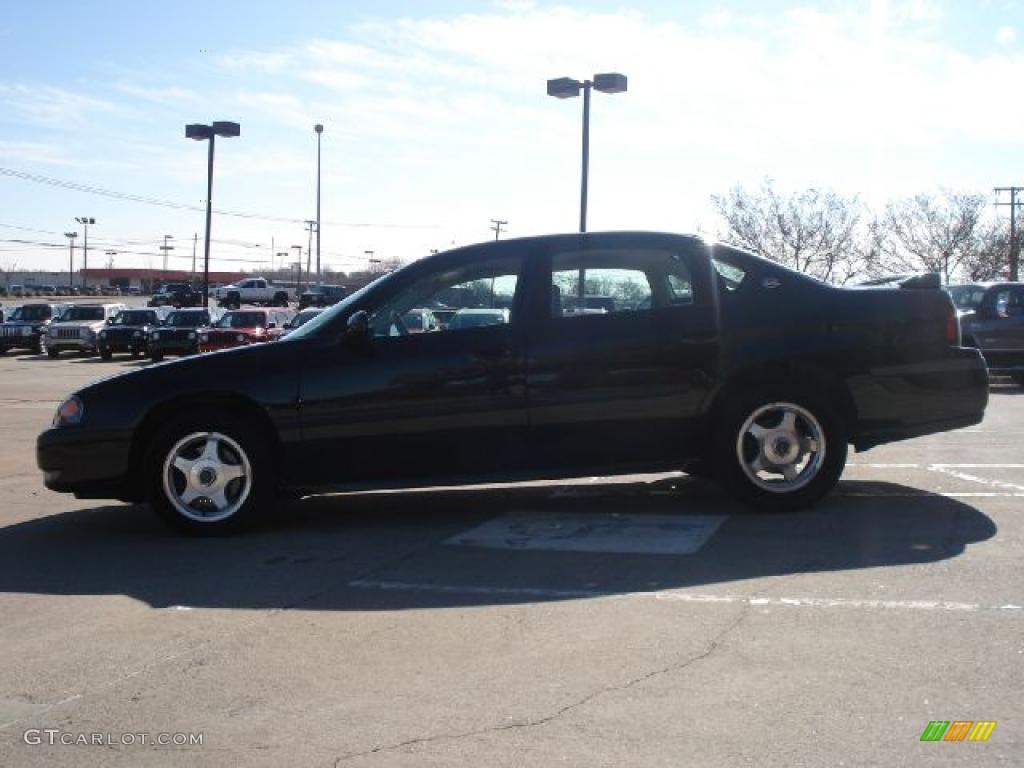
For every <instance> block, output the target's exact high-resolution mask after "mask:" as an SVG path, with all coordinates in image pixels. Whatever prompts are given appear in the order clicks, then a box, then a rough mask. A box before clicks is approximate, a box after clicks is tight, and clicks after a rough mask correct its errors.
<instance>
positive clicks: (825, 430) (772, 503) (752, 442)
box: [713, 385, 847, 512]
mask: <svg viewBox="0 0 1024 768" xmlns="http://www.w3.org/2000/svg"><path fill="white" fill-rule="evenodd" d="M727 396H728V395H727ZM759 413H760V414H761V415H760V416H759V417H757V418H755V419H753V421H750V420H751V419H752V417H754V416H755V415H756V414H759ZM785 414H793V425H794V426H793V430H792V431H788V430H785V429H783V425H784V421H783V418H784V416H785ZM755 429H759V430H761V431H762V432H763V433H765V437H764V439H763V440H761V439H759V438H755V437H754V435H753V430H755ZM775 430H778V431H777V432H776V431H775ZM816 430H817V432H818V433H820V437H819V438H818V439H817V440H815V442H814V444H815V445H817V447H818V448H819V449H823V455H821V456H820V458H819V454H821V453H822V450H819V451H818V452H817V453H815V452H813V451H811V452H809V453H806V454H805V453H804V451H805V447H806V446H808V445H810V444H811V443H808V442H805V441H807V440H809V439H810V438H812V437H813V436H814V434H815V431H816ZM769 440H773V441H774V442H772V443H771V444H770V445H769V444H768V442H769ZM794 451H795V453H794ZM846 453H847V428H846V425H845V424H844V422H843V419H842V418H841V417H840V416H839V414H838V413H837V412H836V409H835V408H834V407H833V406H832V404H831V403H830V402H829V400H828V399H827V398H826V397H825V396H823V395H822V394H819V393H818V392H815V391H811V390H810V389H808V388H804V387H799V386H786V385H778V386H771V385H769V386H766V387H764V388H761V389H758V390H757V391H754V390H744V391H741V392H739V393H738V394H736V395H734V396H730V401H729V402H727V403H726V404H725V405H724V407H723V409H722V411H721V413H720V416H719V420H718V424H717V428H716V430H715V444H714V458H713V462H714V469H715V477H716V479H717V480H718V482H719V483H720V484H721V486H722V487H723V488H724V489H726V490H727V491H728V492H729V493H731V494H732V495H734V496H735V497H736V498H737V499H739V500H740V501H741V502H743V503H744V504H747V505H748V506H750V507H753V508H754V509H756V510H758V511H764V512H790V511H793V510H797V509H801V508H804V507H807V506H810V505H811V504H814V503H815V502H816V501H818V500H819V499H821V498H822V497H823V496H825V495H826V494H827V493H828V492H829V491H831V490H832V488H834V487H835V485H836V483H837V482H839V477H840V475H842V473H843V468H844V467H845V465H846ZM741 454H742V458H741ZM780 456H795V460H794V461H793V463H792V464H791V471H792V472H793V473H794V477H793V478H786V477H783V475H782V473H781V471H780V470H777V469H776V467H781V463H780V464H778V465H776V464H772V463H770V461H769V459H770V458H771V457H780ZM805 457H806V461H805ZM758 458H760V459H761V460H763V461H765V462H766V463H767V466H766V467H765V468H764V469H761V470H755V467H756V466H757V464H756V463H755V462H756V460H757V459H758ZM755 478H757V479H756V480H755Z"/></svg>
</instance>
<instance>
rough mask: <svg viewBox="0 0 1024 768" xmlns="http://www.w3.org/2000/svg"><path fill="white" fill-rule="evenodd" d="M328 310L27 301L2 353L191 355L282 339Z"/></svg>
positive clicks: (5, 334)
mask: <svg viewBox="0 0 1024 768" xmlns="http://www.w3.org/2000/svg"><path fill="white" fill-rule="evenodd" d="M321 311H323V310H322V309H319V308H311V309H305V310H303V311H301V312H298V313H295V312H293V311H291V310H289V309H278V308H264V307H246V308H244V309H239V310H231V311H227V312H223V311H220V310H217V309H213V310H207V309H203V308H201V307H197V308H186V309H171V308H167V307H153V308H149V307H147V308H139V309H134V308H129V307H126V306H125V305H124V304H24V305H22V306H20V307H17V308H16V309H15V310H14V311H13V312H11V314H10V316H9V317H8V318H6V319H5V320H4V322H3V323H2V324H0V354H3V353H6V352H7V351H8V350H12V349H28V350H30V351H32V352H35V353H36V354H44V353H45V354H46V355H47V356H49V357H51V358H54V357H57V356H59V355H60V353H61V352H69V351H71V352H80V353H86V354H98V355H99V356H100V357H101V358H103V359H104V360H109V359H111V358H112V357H113V356H114V355H115V354H129V355H131V356H132V357H133V358H136V357H143V356H145V357H149V358H150V359H151V360H153V361H154V362H158V361H160V360H162V359H163V358H164V357H165V356H167V355H191V354H196V353H197V352H214V351H217V350H220V349H228V348H231V347H238V346H244V345H246V344H257V343H262V342H267V341H276V340H277V339H279V338H281V337H282V336H283V335H286V334H287V333H288V332H289V331H291V330H293V329H295V328H298V327H299V326H301V325H303V324H304V323H306V322H308V321H309V320H311V319H312V318H313V317H315V316H316V315H317V314H319V313H320V312H321Z"/></svg>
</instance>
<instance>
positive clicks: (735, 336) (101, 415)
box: [37, 232, 988, 533]
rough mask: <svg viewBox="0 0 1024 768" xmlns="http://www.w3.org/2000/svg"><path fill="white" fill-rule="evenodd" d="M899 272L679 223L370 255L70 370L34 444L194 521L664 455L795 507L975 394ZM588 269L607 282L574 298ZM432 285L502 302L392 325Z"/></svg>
mask: <svg viewBox="0 0 1024 768" xmlns="http://www.w3.org/2000/svg"><path fill="white" fill-rule="evenodd" d="M933 285H934V287H933ZM905 286H906V287H885V288H881V287H879V288H866V289H857V290H853V289H843V288H836V287H833V286H830V285H827V284H825V283H821V282H818V281H816V280H814V279H812V278H809V277H807V276H804V275H801V274H798V273H795V272H792V271H789V270H787V269H785V268H784V267H782V266H780V265H778V264H775V263H772V262H769V261H765V260H763V259H760V258H758V257H756V256H752V255H750V254H748V253H745V252H742V251H739V250H736V249H733V248H730V247H727V246H723V245H717V244H716V245H711V244H708V243H706V242H704V241H703V240H701V239H699V238H696V237H684V236H678V235H665V234H656V233H628V232H623V233H604V234H581V235H557V236H548V237H538V238H528V239H521V240H506V241H500V242H490V243H487V244H484V245H479V246H471V247H467V248H460V249H457V250H453V251H449V252H445V253H441V254H437V255H435V256H431V257H428V258H424V259H422V260H420V261H417V262H414V263H412V264H410V265H409V266H407V267H405V268H403V269H401V270H399V271H397V272H394V273H392V274H390V275H387V276H385V277H382V278H380V279H378V280H376V281H375V282H373V283H371V284H370V285H368V286H366V287H365V288H363V289H362V290H360V291H358V292H356V293H354V294H352V295H351V296H349V297H348V298H346V299H345V300H344V301H342V302H341V303H339V304H338V305H336V306H335V307H333V308H331V309H329V310H327V311H325V312H323V313H322V314H321V315H320V316H319V317H316V318H314V319H313V320H311V321H310V322H308V323H306V324H305V325H304V326H303V327H301V328H299V329H298V330H296V331H294V332H293V333H291V334H289V335H288V336H287V337H286V338H285V339H284V340H283V341H281V342H280V343H277V344H258V345H252V346H247V347H244V348H241V349H237V350H231V351H227V352H223V353H220V354H216V355H208V356H202V357H198V358H190V359H187V360H181V361H177V362H174V363H171V364H168V365H160V366H153V367H151V368H147V369H145V370H139V371H134V372H132V373H129V374H126V375H122V376H117V377H114V378H111V379H107V380H105V381H100V382H97V383H95V384H92V385H90V386H88V387H86V388H84V389H82V390H80V391H78V392H75V393H74V394H72V395H71V396H70V397H68V398H67V399H66V400H65V401H64V402H63V403H62V404H61V405H60V407H59V408H58V410H57V413H56V414H55V416H54V420H53V426H52V428H50V429H48V430H47V431H45V432H44V433H43V434H41V435H40V436H39V439H38V444H37V458H38V462H39V466H40V468H41V469H42V470H43V473H44V479H45V483H46V485H47V487H48V488H50V489H52V490H55V491H62V492H72V493H75V494H76V495H77V496H79V497H81V498H118V499H124V500H130V501H138V500H148V501H150V502H151V503H152V505H153V507H154V508H155V509H156V510H157V512H158V513H159V514H160V515H161V516H163V517H164V518H165V519H166V520H168V521H170V522H171V523H173V524H174V525H176V526H178V527H179V528H181V529H184V530H186V531H188V532H192V533H213V532H219V531H222V530H225V529H235V528H238V527H240V526H243V525H245V524H247V523H250V522H251V521H253V520H254V519H256V518H257V517H258V515H259V514H260V513H262V512H264V511H269V510H271V509H273V508H274V506H275V505H274V503H273V499H274V496H275V494H277V493H279V492H288V493H302V494H314V493H320V492H325V491H329V490H338V489H345V488H349V489H351V488H358V487H363V488H365V487H373V486H375V485H377V484H384V483H387V484H389V485H391V486H394V485H395V484H399V483H400V484H406V485H410V486H413V485H422V484H430V485H436V484H441V483H466V482H481V481H487V480H509V479H525V478H530V477H570V476H579V475H593V474H610V473H617V472H634V471H639V470H646V471H656V470H669V469H680V468H684V469H685V468H694V469H696V470H699V471H700V472H701V473H704V474H710V475H711V476H713V477H715V478H716V479H717V480H718V481H719V482H720V483H721V484H722V485H723V487H725V488H726V489H728V490H729V491H730V492H732V493H733V494H735V495H736V496H738V497H739V498H740V499H742V500H743V501H745V502H747V503H749V504H750V505H752V506H754V507H757V508H761V509H766V510H787V509H795V508H798V507H802V506H805V505H808V504H811V503H813V502H815V501H817V500H818V499H820V498H821V497H822V496H824V495H825V494H827V493H828V492H829V490H830V489H831V488H832V487H833V486H834V485H835V484H836V482H837V481H838V479H839V476H840V474H841V473H842V471H843V467H844V464H845V462H846V454H847V445H848V444H850V443H852V444H853V445H854V446H856V447H857V449H858V450H865V449H867V448H870V447H872V446H875V445H879V444H881V443H887V442H891V441H894V440H900V439H904V438H908V437H913V436H916V435H924V434H928V433H931V432H939V431H943V430H949V429H955V428H958V427H965V426H969V425H971V424H976V423H977V422H979V421H980V420H981V419H982V417H983V415H984V411H985V406H986V404H987V402H988V375H987V371H986V368H985V363H984V361H983V359H982V357H981V355H980V354H979V353H978V351H977V350H975V349H966V348H964V347H962V346H960V338H959V326H958V324H957V316H956V312H955V310H954V308H953V303H952V301H951V300H950V298H949V296H948V295H947V294H946V293H944V292H943V291H941V290H940V289H939V288H938V287H937V283H935V284H932V283H930V282H929V281H916V282H914V281H911V282H907V283H905ZM595 290H598V291H599V292H600V294H601V295H602V296H604V297H608V298H609V299H610V301H609V302H608V303H607V305H606V306H604V307H602V308H601V310H600V311H598V310H594V311H587V312H580V311H577V310H578V307H580V306H583V305H584V304H585V299H586V296H587V295H590V294H592V293H594V292H595ZM437 305H444V306H449V307H453V308H457V309H462V310H480V309H506V308H508V309H509V314H508V322H502V323H495V324H488V325H474V326H470V327H466V328H461V329H458V330H436V331H431V332H427V333H409V329H408V328H406V327H405V325H404V324H403V321H402V318H403V316H404V315H405V314H406V313H407V312H409V310H411V309H413V308H415V307H423V306H437ZM449 328H450V325H449ZM439 445H443V446H445V450H437V446H439Z"/></svg>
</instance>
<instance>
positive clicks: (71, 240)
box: [64, 232, 78, 289]
mask: <svg viewBox="0 0 1024 768" xmlns="http://www.w3.org/2000/svg"><path fill="white" fill-rule="evenodd" d="M64 237H66V238H67V239H68V245H69V246H70V252H69V253H68V288H69V289H70V288H74V287H75V238H76V237H78V233H77V232H65V233H64Z"/></svg>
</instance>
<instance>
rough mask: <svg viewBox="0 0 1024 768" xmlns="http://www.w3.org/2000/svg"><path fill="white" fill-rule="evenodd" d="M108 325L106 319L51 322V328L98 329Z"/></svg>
mask: <svg viewBox="0 0 1024 768" xmlns="http://www.w3.org/2000/svg"><path fill="white" fill-rule="evenodd" d="M106 325H107V323H106V321H105V320H69V321H68V322H66V323H50V327H51V328H88V329H89V330H92V331H98V330H100V329H101V328H104V327H106Z"/></svg>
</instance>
